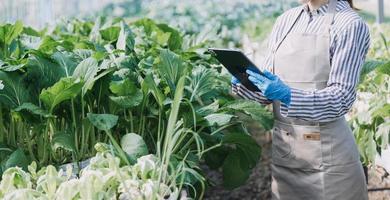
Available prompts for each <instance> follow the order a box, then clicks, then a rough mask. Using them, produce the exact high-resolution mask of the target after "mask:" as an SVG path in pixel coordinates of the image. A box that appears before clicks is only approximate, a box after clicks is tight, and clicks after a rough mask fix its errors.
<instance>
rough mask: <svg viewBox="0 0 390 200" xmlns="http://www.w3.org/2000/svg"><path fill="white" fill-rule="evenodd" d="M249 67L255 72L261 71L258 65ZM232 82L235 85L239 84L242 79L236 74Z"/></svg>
mask: <svg viewBox="0 0 390 200" xmlns="http://www.w3.org/2000/svg"><path fill="white" fill-rule="evenodd" d="M248 69H250V70H252V71H254V72H256V73H259V72H260V71H259V70H258V69H257V68H256V67H254V66H250V67H248ZM231 83H232V84H233V85H237V84H240V81H239V80H238V79H237V78H236V77H235V76H232V79H231Z"/></svg>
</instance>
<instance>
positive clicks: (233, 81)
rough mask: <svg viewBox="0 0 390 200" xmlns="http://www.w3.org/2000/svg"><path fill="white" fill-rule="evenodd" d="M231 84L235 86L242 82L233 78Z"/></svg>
mask: <svg viewBox="0 0 390 200" xmlns="http://www.w3.org/2000/svg"><path fill="white" fill-rule="evenodd" d="M231 83H232V84H233V85H237V84H239V83H240V81H239V80H238V79H237V78H236V77H234V76H232V80H231Z"/></svg>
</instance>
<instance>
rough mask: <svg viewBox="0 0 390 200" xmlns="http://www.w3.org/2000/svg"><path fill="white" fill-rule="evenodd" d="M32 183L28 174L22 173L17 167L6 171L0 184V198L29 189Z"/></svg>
mask: <svg viewBox="0 0 390 200" xmlns="http://www.w3.org/2000/svg"><path fill="white" fill-rule="evenodd" d="M32 185H33V183H32V182H31V176H30V174H29V173H27V172H25V171H23V170H22V169H21V168H19V167H13V168H9V169H7V170H6V171H5V172H4V173H3V175H2V180H1V182H0V198H2V196H3V195H4V194H7V193H11V192H13V191H15V190H18V189H31V188H32Z"/></svg>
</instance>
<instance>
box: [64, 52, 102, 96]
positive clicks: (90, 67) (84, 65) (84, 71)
mask: <svg viewBox="0 0 390 200" xmlns="http://www.w3.org/2000/svg"><path fill="white" fill-rule="evenodd" d="M98 71H99V66H98V62H97V60H96V59H94V58H92V57H90V58H87V59H85V60H83V61H81V62H80V63H79V64H78V65H77V67H76V69H75V70H74V72H73V75H72V77H74V78H81V79H82V80H84V82H85V83H84V85H83V88H82V95H83V96H84V95H85V94H86V93H87V91H88V90H90V89H92V87H93V85H94V84H95V82H96V80H97V74H98ZM107 72H108V71H107ZM103 75H105V74H103Z"/></svg>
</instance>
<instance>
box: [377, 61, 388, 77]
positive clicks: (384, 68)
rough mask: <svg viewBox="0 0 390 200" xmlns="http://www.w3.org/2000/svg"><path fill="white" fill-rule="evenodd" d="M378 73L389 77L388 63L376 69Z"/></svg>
mask: <svg viewBox="0 0 390 200" xmlns="http://www.w3.org/2000/svg"><path fill="white" fill-rule="evenodd" d="M378 72H379V73H381V74H386V75H388V76H390V62H388V63H385V64H383V65H381V66H380V67H378Z"/></svg>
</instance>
